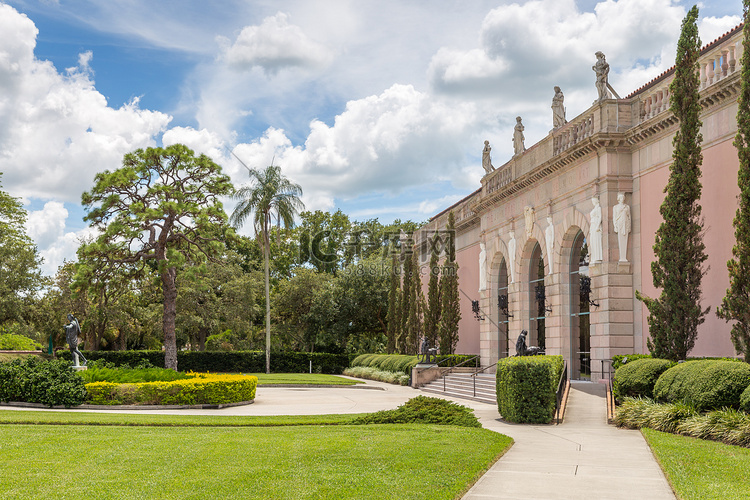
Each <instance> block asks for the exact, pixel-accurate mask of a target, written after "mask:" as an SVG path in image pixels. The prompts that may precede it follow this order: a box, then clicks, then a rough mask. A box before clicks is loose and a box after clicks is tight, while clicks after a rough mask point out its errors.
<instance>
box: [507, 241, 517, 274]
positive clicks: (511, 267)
mask: <svg viewBox="0 0 750 500" xmlns="http://www.w3.org/2000/svg"><path fill="white" fill-rule="evenodd" d="M508 234H509V235H510V240H509V241H508V259H510V261H509V262H508V271H510V282H511V283H515V282H516V233H515V232H514V231H513V230H512V229H511V230H510V232H509V233H508Z"/></svg>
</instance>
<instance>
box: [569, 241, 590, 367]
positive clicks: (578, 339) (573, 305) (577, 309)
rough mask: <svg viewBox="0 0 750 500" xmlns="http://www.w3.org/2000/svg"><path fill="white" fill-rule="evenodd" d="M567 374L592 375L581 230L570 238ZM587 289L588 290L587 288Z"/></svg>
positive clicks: (586, 265)
mask: <svg viewBox="0 0 750 500" xmlns="http://www.w3.org/2000/svg"><path fill="white" fill-rule="evenodd" d="M569 269H570V273H569V275H568V276H569V283H570V286H569V290H570V339H569V345H570V354H569V359H570V368H571V371H570V376H571V378H572V379H577V380H590V379H591V321H590V318H591V312H590V303H589V292H588V291H590V290H591V279H590V278H589V256H588V246H587V245H586V238H585V237H584V235H583V232H581V231H580V230H579V231H578V233H577V234H576V236H575V238H574V240H573V246H572V248H571V253H570V268H569ZM587 290H588V291H587Z"/></svg>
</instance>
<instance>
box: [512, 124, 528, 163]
mask: <svg viewBox="0 0 750 500" xmlns="http://www.w3.org/2000/svg"><path fill="white" fill-rule="evenodd" d="M523 131H524V127H523V123H521V117H520V116H517V117H516V126H515V127H513V156H518V155H520V154H521V153H523V152H524V151H526V146H524V145H523V140H524V137H523Z"/></svg>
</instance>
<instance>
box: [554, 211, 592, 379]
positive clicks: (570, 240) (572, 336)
mask: <svg viewBox="0 0 750 500" xmlns="http://www.w3.org/2000/svg"><path fill="white" fill-rule="evenodd" d="M564 222H565V231H564V232H563V234H562V238H561V242H560V251H559V259H560V261H559V263H558V266H559V267H558V269H559V271H560V283H561V290H560V292H561V293H560V294H561V297H560V299H561V307H562V310H563V311H564V312H565V314H563V315H562V317H561V327H562V332H561V353H562V355H563V358H564V359H565V361H566V362H567V363H568V375H569V376H570V377H571V378H578V376H579V373H580V363H579V361H580V360H579V356H578V354H577V353H578V351H580V350H581V349H580V345H579V334H580V330H579V328H580V324H579V321H580V317H578V316H576V315H575V314H577V312H576V311H577V308H578V304H577V298H578V284H577V282H576V283H574V282H573V281H572V277H573V276H574V275H572V274H571V272H572V271H573V270H574V269H573V267H574V263H573V258H574V254H575V253H576V252H577V248H576V242H577V240H578V238H579V235H580V234H582V235H583V238H587V237H588V231H589V227H590V226H589V222H588V219H587V218H586V216H585V215H584V214H583V213H581V212H580V211H578V210H576V209H571V210H569V211H568V213H566V214H565V217H564ZM575 268H576V270H577V262H576V263H575ZM575 276H577V275H575ZM579 312H580V311H579Z"/></svg>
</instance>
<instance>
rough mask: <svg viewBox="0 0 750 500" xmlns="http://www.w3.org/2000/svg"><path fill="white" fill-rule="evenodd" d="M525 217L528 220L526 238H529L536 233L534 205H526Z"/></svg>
mask: <svg viewBox="0 0 750 500" xmlns="http://www.w3.org/2000/svg"><path fill="white" fill-rule="evenodd" d="M523 217H524V221H525V222H526V238H527V239H529V238H531V236H532V235H533V234H534V219H535V217H534V207H532V206H529V205H527V206H526V207H524V209H523Z"/></svg>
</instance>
